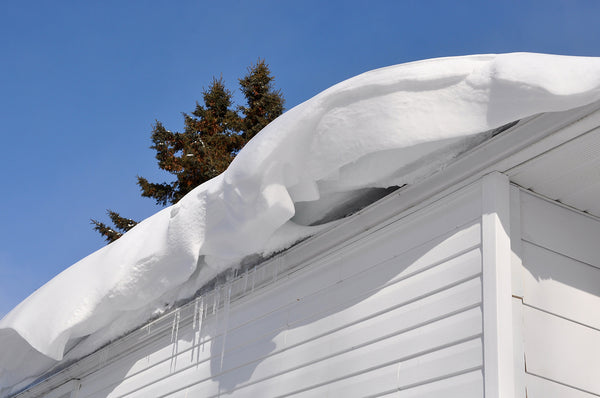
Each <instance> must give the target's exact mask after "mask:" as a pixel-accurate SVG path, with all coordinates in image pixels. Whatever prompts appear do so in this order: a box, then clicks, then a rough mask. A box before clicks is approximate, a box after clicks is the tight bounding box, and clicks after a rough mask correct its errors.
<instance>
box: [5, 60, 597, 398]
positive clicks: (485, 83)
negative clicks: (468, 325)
mask: <svg viewBox="0 0 600 398" xmlns="http://www.w3.org/2000/svg"><path fill="white" fill-rule="evenodd" d="M599 100H600V59H598V58H586V57H563V56H551V55H542V54H526V53H519V54H504V55H476V56H467V57H454V58H443V59H435V60H428V61H421V62H414V63H409V64H404V65H397V66H392V67H388V68H383V69H379V70H375V71H372V72H367V73H365V74H362V75H359V76H357V77H355V78H352V79H349V80H347V81H345V82H342V83H340V84H338V85H336V86H333V87H331V88H330V89H328V90H325V91H324V92H322V93H321V94H319V95H317V96H316V97H314V98H312V99H311V100H309V101H307V102H305V103H303V104H301V105H299V106H297V107H295V108H293V109H291V110H289V111H288V112H286V113H285V114H284V115H282V116H281V117H280V118H278V119H277V120H275V121H274V122H273V123H271V124H270V125H269V126H267V127H266V128H265V129H264V130H263V131H261V132H260V133H259V134H258V135H257V136H256V138H255V139H253V140H252V141H251V142H250V143H249V144H248V145H247V146H246V148H244V150H242V151H241V152H240V154H239V155H238V156H237V157H236V159H235V160H234V162H233V163H232V165H231V166H230V168H229V169H228V170H227V171H226V172H225V173H224V174H222V175H221V176H219V177H217V178H215V179H213V180H211V181H209V182H207V183H206V184H203V185H202V186H200V187H198V188H197V189H195V190H194V191H192V192H191V193H190V194H189V195H187V196H186V197H185V198H183V199H182V200H181V201H180V202H179V203H178V204H176V205H174V206H172V207H170V208H167V209H164V210H162V211H160V212H159V213H157V214H155V215H154V216H152V217H150V218H148V219H147V220H145V221H143V222H142V223H140V224H139V225H138V226H136V227H135V228H134V229H132V230H131V231H130V232H129V233H127V234H125V235H124V236H123V237H122V238H121V239H119V240H118V241H117V242H115V243H113V244H111V245H109V246H107V247H105V248H103V249H101V250H99V251H97V252H95V253H93V254H91V255H90V256H88V257H86V258H84V259H83V260H81V261H79V262H78V263H76V264H75V265H73V266H72V267H70V268H68V269H67V270H65V271H64V272H63V273H61V274H60V275H58V276H57V277H56V278H54V279H53V280H51V281H50V282H48V283H47V284H46V285H44V286H43V287H42V288H40V289H39V290H38V291H36V292H35V293H34V294H32V295H31V296H30V297H29V298H28V299H26V300H25V301H24V302H22V303H21V304H19V306H17V307H16V308H15V309H14V310H13V311H11V312H10V313H9V314H8V315H7V316H6V317H5V318H3V319H2V320H1V321H0V347H2V350H0V386H3V387H4V386H12V385H14V384H16V383H18V382H20V381H21V380H23V379H25V378H27V377H35V376H37V375H39V374H42V373H44V372H45V371H46V370H47V369H48V368H49V367H51V366H52V365H53V364H55V363H56V361H60V360H67V359H73V358H78V357H81V356H83V355H86V354H88V353H89V352H92V351H93V350H95V349H96V348H98V347H99V346H101V345H102V344H105V343H106V342H108V341H110V340H111V339H112V338H114V337H116V336H119V335H121V334H123V333H124V332H127V331H129V330H131V329H132V328H134V327H136V326H139V325H141V324H143V323H144V322H146V321H147V320H148V319H150V318H152V317H153V316H156V315H157V314H160V313H161V312H162V311H164V309H165V305H167V306H168V305H169V304H172V303H175V302H177V301H178V300H182V299H186V298H189V297H193V295H194V294H195V292H196V291H197V290H198V289H199V288H200V287H202V285H203V284H205V283H206V282H207V281H209V280H211V279H212V278H214V277H215V276H216V275H218V274H219V273H220V272H222V271H223V270H225V269H227V268H228V267H232V266H236V265H237V264H239V263H240V261H241V260H242V259H243V258H244V257H246V256H248V255H251V254H256V253H258V254H263V255H268V254H269V253H272V252H274V251H277V250H281V249H284V248H286V247H289V246H290V245H291V244H293V243H294V242H296V241H298V240H299V239H302V238H304V237H306V236H309V235H312V234H314V233H316V232H318V231H321V230H323V229H324V228H329V227H330V224H320V223H321V222H323V221H324V220H325V221H327V220H329V219H332V218H337V217H339V216H343V215H344V213H345V212H346V211H352V210H355V209H356V208H359V207H361V206H362V205H364V204H365V203H368V202H369V201H371V200H373V199H376V198H377V197H378V196H379V195H381V194H385V193H386V192H387V191H386V189H389V188H390V187H392V189H393V187H399V186H404V185H406V184H408V186H409V188H411V189H403V190H402V194H403V195H404V197H405V199H406V203H407V204H408V205H409V204H410V202H411V200H416V198H417V197H419V196H422V195H423V192H430V194H432V193H435V191H439V190H440V189H442V187H444V186H448V184H450V183H452V181H454V182H457V181H460V179H461V178H462V181H467V180H469V178H474V176H475V175H476V174H477V173H480V172H484V171H485V170H486V168H488V169H489V168H491V167H493V168H496V169H498V168H499V167H500V168H502V167H504V166H502V164H503V163H502V162H505V161H506V159H512V160H511V161H512V162H514V161H515V159H517V158H518V156H522V155H519V153H521V154H522V153H523V151H521V150H519V148H521V149H523V148H525V147H526V146H527V145H532V144H533V143H534V142H535V141H532V140H534V139H535V136H536V134H537V133H533V134H532V136H533V137H534V138H532V136H529V135H523V136H517V135H516V134H514V132H515V131H517V130H521V129H525V130H526V129H527V127H525V126H527V125H530V124H529V122H530V121H531V120H538V122H539V120H540V119H536V117H535V116H533V115H538V114H541V113H546V114H547V115H553V114H551V113H550V114H548V112H561V111H566V112H568V113H569V114H570V115H573V114H576V113H577V112H579V110H578V109H584V108H580V107H584V106H586V105H588V104H592V103H595V102H597V101H599ZM596 105H597V103H596ZM589 106H591V105H589ZM582 112H583V111H582ZM588 113H589V110H588ZM543 116H545V115H543ZM550 119H552V117H550ZM517 120H521V122H519V123H518V124H517V125H512V126H511V125H508V126H507V124H510V123H514V122H515V121H517ZM545 120H548V118H546V119H543V123H546V121H545ZM543 123H542V124H541V125H539V126H542V125H543ZM554 123H558V124H561V123H562V122H561V121H560V120H558V121H557V120H554ZM502 126H505V128H508V130H507V131H506V132H505V133H503V134H497V135H496V136H495V137H493V138H492V136H494V135H495V132H494V131H495V130H496V129H498V128H500V127H502ZM539 126H538V127H539ZM555 126H556V125H555ZM496 133H497V131H496ZM548 134H550V133H548ZM538 138H539V137H538ZM474 147H477V149H476V150H471V151H469V150H470V149H472V148H474ZM490 148H494V150H495V152H490V151H489V149H490ZM515 156H516V157H515ZM494 162H495V163H494ZM509 163H510V162H509ZM474 165H475V166H474ZM507 165H508V163H506V164H505V166H506V167H507V169H508V168H509V167H508V166H507ZM513 166H515V164H512V166H510V167H513ZM474 170H475V171H474ZM442 178H444V179H442ZM417 183H418V184H417ZM417 186H418V187H419V189H416V188H415V187H417ZM419 192H420V193H419ZM365 193H367V194H368V195H366V197H363V196H364V195H363V194H365ZM411 195H412V197H411ZM361 197H362V198H361ZM411 198H412V199H411ZM332 209H333V210H332ZM332 222H336V221H332ZM314 224H320V225H314ZM232 242H234V243H233V244H232ZM39 325H44V327H43V328H40V327H39ZM67 351H68V353H67ZM65 354H66V358H65ZM15 358H20V360H15Z"/></svg>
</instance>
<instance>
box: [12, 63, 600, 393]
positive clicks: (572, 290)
mask: <svg viewBox="0 0 600 398" xmlns="http://www.w3.org/2000/svg"><path fill="white" fill-rule="evenodd" d="M597 73H598V71H597ZM598 75H600V73H598ZM485 137H486V138H485V140H484V141H483V142H481V143H479V144H478V145H476V146H475V147H473V148H471V149H469V150H468V151H467V152H464V153H462V154H460V155H459V156H457V157H455V158H453V159H452V160H451V161H449V162H448V163H447V164H445V165H444V166H443V168H441V170H438V171H436V172H435V173H433V174H431V175H428V176H426V177H425V178H422V179H418V180H416V181H415V182H414V183H411V184H407V185H405V186H402V187H400V188H398V189H396V190H393V192H390V193H388V194H387V195H386V196H385V197H383V198H381V199H379V200H377V201H375V202H374V203H371V204H370V205H368V206H366V207H364V208H362V209H361V210H359V211H357V212H356V213H354V214H352V215H350V216H348V217H345V218H343V219H342V220H341V221H338V222H336V223H333V224H330V225H329V224H328V226H327V227H326V228H325V229H323V230H321V231H320V232H318V233H316V234H315V235H313V236H311V237H309V238H308V239H306V240H303V241H301V242H300V243H297V244H295V245H294V246H292V247H290V248H288V249H286V250H284V251H282V252H280V253H277V254H275V255H273V256H271V257H269V258H268V259H266V260H260V259H259V260H256V261H255V262H248V261H249V260H247V263H246V264H244V265H242V267H241V268H238V269H237V271H227V272H224V273H222V274H221V276H220V277H218V278H216V279H215V280H214V283H212V284H209V285H206V286H205V287H204V288H203V289H201V290H200V291H199V292H198V293H197V294H196V295H195V297H192V298H190V299H189V300H187V301H182V302H180V303H178V305H176V306H175V307H174V308H173V309H171V310H170V311H169V312H167V313H164V314H162V315H161V316H160V317H159V318H157V319H155V320H153V321H151V322H149V323H146V324H144V325H142V326H141V327H138V328H136V329H135V330H133V331H131V332H130V333H128V334H126V335H124V336H122V337H120V338H118V339H116V340H113V341H112V342H110V343H109V344H107V345H105V346H103V347H101V348H100V349H98V350H96V351H94V352H92V353H91V354H89V355H87V356H85V357H83V358H81V359H78V360H76V361H66V360H63V361H61V362H58V363H57V364H56V365H54V367H52V368H50V369H48V370H46V371H45V372H44V373H43V374H41V375H40V376H39V377H38V378H37V379H36V380H35V381H34V382H30V383H28V384H27V385H24V386H22V388H20V389H17V390H15V389H14V388H12V389H10V390H9V389H6V390H4V391H6V392H5V393H4V395H2V396H3V397H19V398H24V397H46V398H75V397H77V398H100V397H115V398H117V397H119V398H125V397H126V398H134V397H226V396H227V397H228V396H234V397H287V396H299V397H392V396H393V397H419V398H425V397H460V398H467V397H486V398H494V397H516V398H525V397H527V398H548V397H573V398H585V397H589V398H591V397H595V396H600V378H599V377H598V375H599V374H600V311H599V310H598V309H599V308H600V101H597V100H595V101H593V102H591V103H589V104H587V105H585V106H581V107H576V108H573V109H568V110H565V111H560V112H544V113H540V114H536V115H532V116H530V117H526V118H523V119H520V120H514V121H513V122H512V123H509V124H505V125H504V126H503V127H501V128H498V129H495V130H494V131H493V132H490V133H489V134H487V135H486V136H485ZM347 207H348V206H347V204H345V205H343V206H341V209H342V210H343V209H346V208H347ZM334 210H335V209H334ZM338 210H339V209H338ZM340 211H341V210H340ZM338 213H339V212H338Z"/></svg>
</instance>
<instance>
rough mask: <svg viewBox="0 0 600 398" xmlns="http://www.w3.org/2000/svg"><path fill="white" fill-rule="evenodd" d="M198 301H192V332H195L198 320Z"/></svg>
mask: <svg viewBox="0 0 600 398" xmlns="http://www.w3.org/2000/svg"><path fill="white" fill-rule="evenodd" d="M198 299H199V297H196V300H194V320H193V321H192V330H196V321H197V320H198Z"/></svg>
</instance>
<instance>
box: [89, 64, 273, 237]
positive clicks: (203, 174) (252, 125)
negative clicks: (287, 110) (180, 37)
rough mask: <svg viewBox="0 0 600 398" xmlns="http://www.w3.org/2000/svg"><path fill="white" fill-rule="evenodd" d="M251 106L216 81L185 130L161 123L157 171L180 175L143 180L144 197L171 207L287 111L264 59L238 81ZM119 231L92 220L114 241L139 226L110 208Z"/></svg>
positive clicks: (155, 133)
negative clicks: (157, 180) (236, 102)
mask: <svg viewBox="0 0 600 398" xmlns="http://www.w3.org/2000/svg"><path fill="white" fill-rule="evenodd" d="M239 84H240V87H241V91H242V94H243V95H244V98H245V99H246V103H247V104H246V106H238V107H237V108H235V107H234V104H233V100H232V94H231V92H230V91H229V90H227V88H226V87H225V84H224V82H223V79H222V78H221V79H213V81H212V82H211V84H210V86H209V87H208V89H206V90H204V92H203V93H202V97H203V105H201V104H199V103H196V109H195V110H194V111H193V112H192V113H191V114H186V113H184V114H183V117H184V131H183V132H181V133H179V132H175V133H174V132H171V131H170V130H167V129H166V128H165V127H164V126H163V124H162V123H160V122H159V121H157V122H156V123H155V124H154V126H153V129H152V143H153V145H152V146H151V147H150V148H152V149H154V150H155V151H156V160H158V167H160V168H161V169H163V170H165V171H168V172H169V173H171V174H173V175H174V176H175V180H174V181H171V182H163V183H153V182H149V181H148V180H146V179H145V178H143V177H140V176H138V177H137V179H138V181H137V183H138V185H139V186H140V189H141V195H142V196H144V197H148V198H153V199H154V200H155V201H156V203H157V204H159V205H162V206H166V205H168V204H174V203H177V202H178V201H179V200H180V199H181V198H182V197H183V196H185V195H186V194H187V193H188V192H190V191H191V190H192V189H194V188H195V187H197V186H198V185H200V184H202V183H203V182H206V181H208V180H210V179H211V178H213V177H216V176H217V175H219V174H221V173H222V172H223V171H225V169H226V168H227V166H229V164H230V163H231V161H232V160H233V158H234V157H235V155H236V154H237V153H238V152H239V151H240V150H241V149H242V147H243V146H244V145H245V144H246V143H247V142H248V141H249V140H250V139H251V138H252V137H254V136H255V135H256V134H257V133H258V132H259V131H260V130H262V128H263V127H265V126H266V125H267V124H269V123H270V122H271V121H272V120H274V119H275V118H276V117H278V116H279V115H281V114H282V113H283V103H284V99H283V96H282V94H281V92H280V91H279V90H275V89H274V88H273V77H272V76H271V72H270V70H269V66H268V65H267V64H266V63H265V61H264V60H259V61H258V62H257V63H256V64H255V65H252V66H250V67H249V68H248V73H247V74H246V76H245V77H244V78H242V79H239ZM108 215H109V217H110V219H111V221H112V222H113V224H114V228H111V227H110V226H107V225H106V224H104V223H102V222H99V221H97V220H91V222H92V224H93V225H94V229H95V230H96V231H98V232H99V233H100V234H101V235H102V236H104V237H105V239H106V240H107V241H108V242H109V243H110V242H113V241H115V240H117V239H118V238H120V237H121V235H123V233H125V232H127V231H128V230H130V229H131V228H133V227H134V226H135V225H136V222H135V221H133V220H131V219H128V218H124V217H121V216H120V215H119V214H118V213H116V212H113V211H111V210H108Z"/></svg>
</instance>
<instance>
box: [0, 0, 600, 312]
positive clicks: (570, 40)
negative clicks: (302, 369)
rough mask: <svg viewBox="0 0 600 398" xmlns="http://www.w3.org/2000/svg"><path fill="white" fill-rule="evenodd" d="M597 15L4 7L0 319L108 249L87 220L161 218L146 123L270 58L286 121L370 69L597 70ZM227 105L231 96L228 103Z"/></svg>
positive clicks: (513, 4) (564, 7)
mask: <svg viewBox="0 0 600 398" xmlns="http://www.w3.org/2000/svg"><path fill="white" fill-rule="evenodd" d="M598 15H600V2H597V1H594V0H589V1H579V0H565V1H554V0H544V1H541V0H539V1H516V0H515V1H508V0H507V1H501V2H500V1H498V2H486V1H441V0H440V1H428V0H417V1H409V0H396V1H350V0H345V1H312V0H303V1H295V2H291V1H282V0H279V1H275V0H264V1H220V2H215V1H210V2H209V1H135V0H131V1H102V2H81V1H56V2H50V1H21V2H16V1H14V2H3V3H2V5H1V6H0V43H1V47H0V49H1V52H0V56H1V60H0V61H1V62H0V134H1V139H2V144H3V145H2V148H1V149H0V150H1V155H0V177H1V181H2V188H1V189H0V227H1V228H0V317H1V316H3V315H4V314H5V313H7V312H8V311H9V310H10V309H11V308H12V307H14V306H15V305H17V304H18V303H19V302H20V301H22V300H23V299H25V298H26V297H27V296H28V295H29V294H30V293H32V292H33V291H34V290H35V289H37V288H39V287H40V286H41V285H43V284H44V283H45V282H46V281H48V280H49V279H50V278H52V277H53V276H54V275H56V274H57V273H59V272H60V271H62V270H63V269H65V268H66V267H68V266H69V265H71V264H73V263H74V262H76V261H77V260H79V259H80V258H82V257H84V256H86V255H87V254H90V253H91V252H93V251H95V250H97V249H99V248H101V247H103V246H104V241H103V240H102V238H101V237H100V236H99V235H98V234H97V233H96V232H94V231H93V230H92V228H91V226H90V224H89V220H90V218H100V219H103V220H105V219H106V218H105V215H104V214H105V209H107V208H110V209H113V210H116V211H119V212H120V213H121V214H122V215H124V216H129V217H132V218H135V219H143V218H145V217H147V216H149V215H151V214H152V213H154V212H156V211H157V210H158V209H159V207H157V206H156V205H154V202H153V201H152V200H151V199H147V198H141V197H140V195H139V189H138V187H137V185H136V184H135V182H136V176H137V175H141V176H144V177H146V178H148V179H149V180H151V181H156V182H160V181H165V180H167V179H168V178H169V175H168V174H164V173H162V172H160V170H159V169H158V168H157V166H156V161H155V159H154V153H153V152H152V150H150V149H149V148H148V147H149V146H150V139H149V137H150V131H151V127H152V124H153V123H154V121H155V120H160V121H162V122H163V123H164V124H165V125H166V126H167V128H169V129H171V130H180V129H181V127H182V117H181V112H190V111H192V110H193V108H194V105H195V101H196V100H199V99H200V98H201V92H202V89H203V88H204V87H206V86H207V85H208V84H209V82H210V80H211V79H212V77H213V76H220V75H222V76H223V78H224V79H225V81H226V83H227V85H228V86H229V88H230V89H231V90H232V91H237V89H238V88H237V79H238V78H240V77H242V76H243V75H244V73H245V71H246V68H247V66H249V65H250V64H251V63H253V62H255V61H256V60H257V59H258V58H259V57H260V58H264V59H266V61H267V63H269V65H270V66H271V70H272V72H273V74H274V76H275V79H276V80H275V84H276V86H277V87H278V88H280V89H281V90H282V92H283V94H284V96H285V98H286V107H287V108H288V109H289V108H291V107H293V106H295V105H297V104H299V103H300V102H302V101H304V100H307V99H309V98H310V97H312V96H313V95H315V94H317V93H318V92H320V91H322V90H324V89H325V88H327V87H329V86H331V85H333V84H335V83H337V82H339V81H342V80H344V79H346V78H349V77H352V76H354V75H357V74H359V73H362V72H365V71H367V70H370V69H375V68H378V67H383V66H387V65H393V64H397V63H403V62H408V61H414V60H419V59H425V58H434V57H441V56H451V55H463V54H475V53H499V52H513V51H533V52H546V53H554V54H569V55H588V56H600V41H599V40H598V38H599V37H600V24H598V22H597V18H598ZM238 98H239V97H238Z"/></svg>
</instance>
